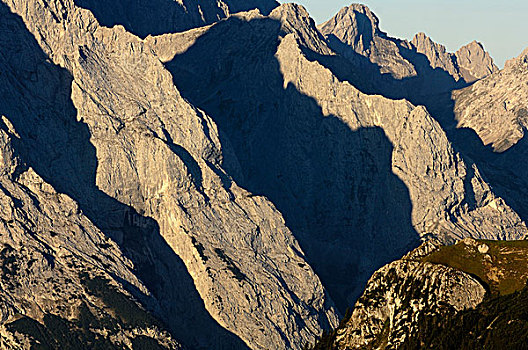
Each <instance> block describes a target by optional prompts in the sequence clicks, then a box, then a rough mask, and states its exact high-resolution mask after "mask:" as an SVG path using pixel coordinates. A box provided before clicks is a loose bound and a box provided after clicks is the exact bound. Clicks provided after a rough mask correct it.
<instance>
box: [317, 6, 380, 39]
mask: <svg viewBox="0 0 528 350" xmlns="http://www.w3.org/2000/svg"><path fill="white" fill-rule="evenodd" d="M337 27H341V28H343V29H347V30H349V31H353V32H356V33H357V34H360V33H365V32H370V33H369V34H371V35H375V34H381V31H380V29H379V19H378V17H377V16H376V15H375V14H374V12H372V11H371V10H370V8H368V7H367V6H366V5H363V4H352V5H350V6H347V7H343V8H342V9H341V10H339V12H338V13H337V14H336V15H335V16H334V17H332V18H331V19H329V20H328V21H326V22H325V23H323V24H321V25H320V26H319V29H320V30H321V32H323V34H327V32H332V31H333V30H335V29H336V28H337Z"/></svg>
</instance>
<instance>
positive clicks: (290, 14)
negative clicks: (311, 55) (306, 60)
mask: <svg viewBox="0 0 528 350" xmlns="http://www.w3.org/2000/svg"><path fill="white" fill-rule="evenodd" d="M269 17H270V18H272V19H275V20H277V21H280V22H281V25H282V31H283V32H284V33H286V34H288V33H294V34H295V36H296V37H297V38H298V39H299V40H300V41H301V43H302V45H303V46H304V47H307V48H309V49H311V50H313V51H315V52H319V53H320V54H326V55H328V54H331V50H330V49H329V48H328V47H327V45H326V43H325V41H324V38H323V36H322V35H321V33H320V32H319V31H318V30H317V27H316V25H315V21H314V20H313V19H312V17H310V14H309V13H308V11H307V10H306V8H305V7H304V6H302V5H298V4H293V3H288V4H283V5H281V6H279V7H277V8H275V9H274V10H273V11H272V12H271V13H270V15H269Z"/></svg>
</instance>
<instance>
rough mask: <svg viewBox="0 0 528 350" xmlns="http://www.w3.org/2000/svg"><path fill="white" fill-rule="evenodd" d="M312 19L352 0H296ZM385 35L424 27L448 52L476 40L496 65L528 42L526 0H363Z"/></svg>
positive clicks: (406, 33)
mask: <svg viewBox="0 0 528 350" xmlns="http://www.w3.org/2000/svg"><path fill="white" fill-rule="evenodd" d="M280 2H281V3H285V2H296V3H298V4H301V5H303V6H305V7H306V8H307V9H308V12H310V14H311V16H312V18H314V20H315V21H316V22H317V24H319V23H322V22H325V21H326V20H328V19H330V18H331V17H332V16H333V15H334V14H335V13H337V11H339V9H341V8H342V7H344V6H347V5H350V4H351V3H353V1H352V2H351V1H350V0H349V1H343V0H297V1H280ZM361 3H363V4H365V5H367V6H369V7H370V9H371V10H372V11H373V12H374V13H375V14H376V15H377V16H378V18H379V19H380V27H381V29H382V30H383V31H385V32H387V33H388V34H389V35H391V36H395V37H399V38H402V39H408V40H410V39H412V37H413V36H414V34H416V33H417V32H425V33H426V34H427V35H429V36H430V37H431V38H433V40H434V41H436V42H438V43H440V44H443V45H445V46H446V47H447V49H448V50H449V51H451V52H454V51H456V50H458V48H459V47H461V46H463V45H465V44H467V43H469V42H471V41H473V40H477V41H479V42H481V43H482V44H483V45H484V47H485V49H486V50H487V51H489V53H490V54H491V56H492V57H493V59H494V60H495V63H496V64H497V65H498V66H499V67H501V68H502V66H503V65H504V62H505V61H506V60H507V59H510V58H513V57H516V56H518V55H519V54H520V53H521V52H522V51H523V49H524V48H526V47H528V0H502V1H496V0H495V1H492V0H364V1H361Z"/></svg>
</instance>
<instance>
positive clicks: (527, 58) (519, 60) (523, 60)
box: [504, 47, 528, 68]
mask: <svg viewBox="0 0 528 350" xmlns="http://www.w3.org/2000/svg"><path fill="white" fill-rule="evenodd" d="M519 64H520V65H528V47H527V48H525V49H524V50H523V52H521V54H520V55H519V56H517V57H515V58H512V59H511V60H508V61H506V64H505V65H504V68H509V67H513V66H516V65H519Z"/></svg>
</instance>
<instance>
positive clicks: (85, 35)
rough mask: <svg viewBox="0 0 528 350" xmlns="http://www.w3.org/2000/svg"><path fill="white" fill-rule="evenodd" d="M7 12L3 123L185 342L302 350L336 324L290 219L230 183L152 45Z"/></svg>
mask: <svg viewBox="0 0 528 350" xmlns="http://www.w3.org/2000/svg"><path fill="white" fill-rule="evenodd" d="M6 3H7V5H8V6H9V9H8V8H7V6H6V5H4V4H2V10H3V12H2V15H3V16H4V18H5V20H2V21H1V23H2V25H4V26H16V27H15V28H16V30H8V31H7V33H10V34H9V35H4V36H2V40H3V42H2V45H3V46H2V47H6V48H7V47H9V48H10V50H9V51H8V50H4V52H9V53H13V55H11V54H4V55H2V64H3V67H4V69H3V70H2V71H3V72H5V73H4V74H2V79H3V84H2V95H1V96H2V99H1V101H2V104H1V111H0V113H2V114H3V115H5V116H6V118H7V119H8V120H9V121H10V123H11V124H12V125H14V127H15V129H16V130H17V131H18V132H19V135H20V139H19V140H18V141H17V143H16V145H17V146H16V147H17V149H19V150H20V153H21V157H23V159H24V161H25V162H26V163H27V164H29V166H31V167H33V168H34V169H35V171H36V172H37V173H38V174H39V175H41V176H42V177H43V178H45V179H47V180H49V181H50V182H51V183H52V184H53V185H54V186H55V187H56V188H57V189H58V191H60V192H61V193H65V194H68V195H69V196H70V197H72V198H74V199H75V200H77V201H78V202H79V206H80V208H81V210H83V212H85V213H86V215H87V216H88V217H89V218H90V219H91V220H92V221H93V222H94V223H95V224H96V225H97V227H98V228H99V229H100V230H101V231H103V232H104V234H105V235H106V236H108V237H109V238H110V239H112V240H113V241H115V242H116V243H117V244H118V245H119V246H120V247H121V248H122V249H123V250H125V251H126V252H127V255H128V256H129V257H130V259H131V260H132V261H133V263H134V264H135V265H136V269H137V270H136V273H137V276H138V278H139V279H141V280H142V281H143V282H144V283H145V285H146V286H147V288H148V290H149V291H150V292H151V293H152V294H153V295H154V297H155V300H156V302H157V303H158V304H159V305H160V306H161V307H160V308H159V309H158V314H159V315H160V317H161V318H162V319H163V320H164V321H165V322H167V323H168V324H169V326H170V328H171V331H173V334H176V335H177V336H178V337H179V338H182V340H183V341H184V342H185V344H186V345H188V346H191V347H195V348H199V347H204V348H208V349H212V348H221V347H230V348H246V347H247V346H249V347H250V348H253V349H269V348H270V347H272V348H298V347H300V346H301V344H302V343H303V342H305V341H307V340H309V339H313V338H314V337H315V336H316V335H317V334H318V333H319V332H320V331H321V329H323V328H324V327H327V326H329V325H332V324H335V321H336V314H335V312H334V311H333V309H332V302H331V301H330V300H329V299H328V298H327V296H326V294H325V291H324V289H323V287H322V285H321V283H320V281H319V279H318V277H317V276H316V275H315V273H314V272H313V270H312V269H311V267H310V266H309V265H308V264H307V263H306V261H305V258H304V253H303V251H302V249H301V248H300V247H299V245H298V243H297V241H296V239H295V238H294V237H293V235H292V234H291V232H290V230H289V229H288V228H287V227H286V225H285V223H284V220H283V218H282V215H281V214H280V213H279V212H278V211H277V209H276V208H275V206H274V205H273V204H272V203H270V201H268V200H267V199H266V198H264V197H262V196H257V195H252V194H251V193H249V192H247V191H245V190H244V189H242V188H240V187H239V186H237V184H236V183H235V182H234V181H233V180H232V179H231V178H230V176H229V175H227V174H226V173H225V171H224V170H223V168H222V164H223V158H224V157H225V156H224V149H227V151H225V152H226V153H229V148H228V146H224V145H222V144H221V143H220V142H219V139H218V131H217V128H216V126H215V124H214V123H213V122H212V120H211V119H210V118H209V117H208V116H207V115H205V114H204V113H203V112H201V111H200V110H198V109H196V108H195V107H193V106H191V105H190V104H189V103H188V102H186V101H185V100H184V99H183V98H182V97H181V95H180V93H179V92H178V90H177V89H175V87H174V84H173V81H172V76H171V75H170V73H169V72H168V71H167V70H165V69H164V67H163V65H162V64H161V63H160V61H159V59H158V57H157V56H156V55H154V53H152V51H151V50H150V48H149V47H148V46H146V45H145V44H144V42H143V41H142V40H140V39H139V38H137V37H135V36H133V35H131V34H129V33H127V32H126V31H125V30H124V28H123V27H119V26H118V27H114V28H112V29H109V28H104V27H100V26H99V25H98V23H97V21H96V19H95V18H94V17H93V16H92V14H91V13H90V12H89V11H87V10H84V9H81V8H79V7H77V6H75V4H74V2H73V1H61V2H59V1H44V2H40V1H6ZM10 11H13V12H14V14H13V13H11V12H10ZM19 16H20V17H19ZM22 21H23V22H22ZM24 26H25V27H27V29H28V30H29V32H30V33H31V34H29V33H28V32H27V31H26V29H25V28H24ZM33 36H34V38H33ZM17 52H18V53H19V54H18V55H14V53H17ZM21 57H22V59H21ZM209 315H211V316H212V318H211V316H209ZM182 324H183V325H184V327H182ZM231 333H233V334H234V335H236V337H235V336H233V334H231ZM204 334H207V336H204ZM240 339H242V340H243V342H242V341H241V340H240Z"/></svg>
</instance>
